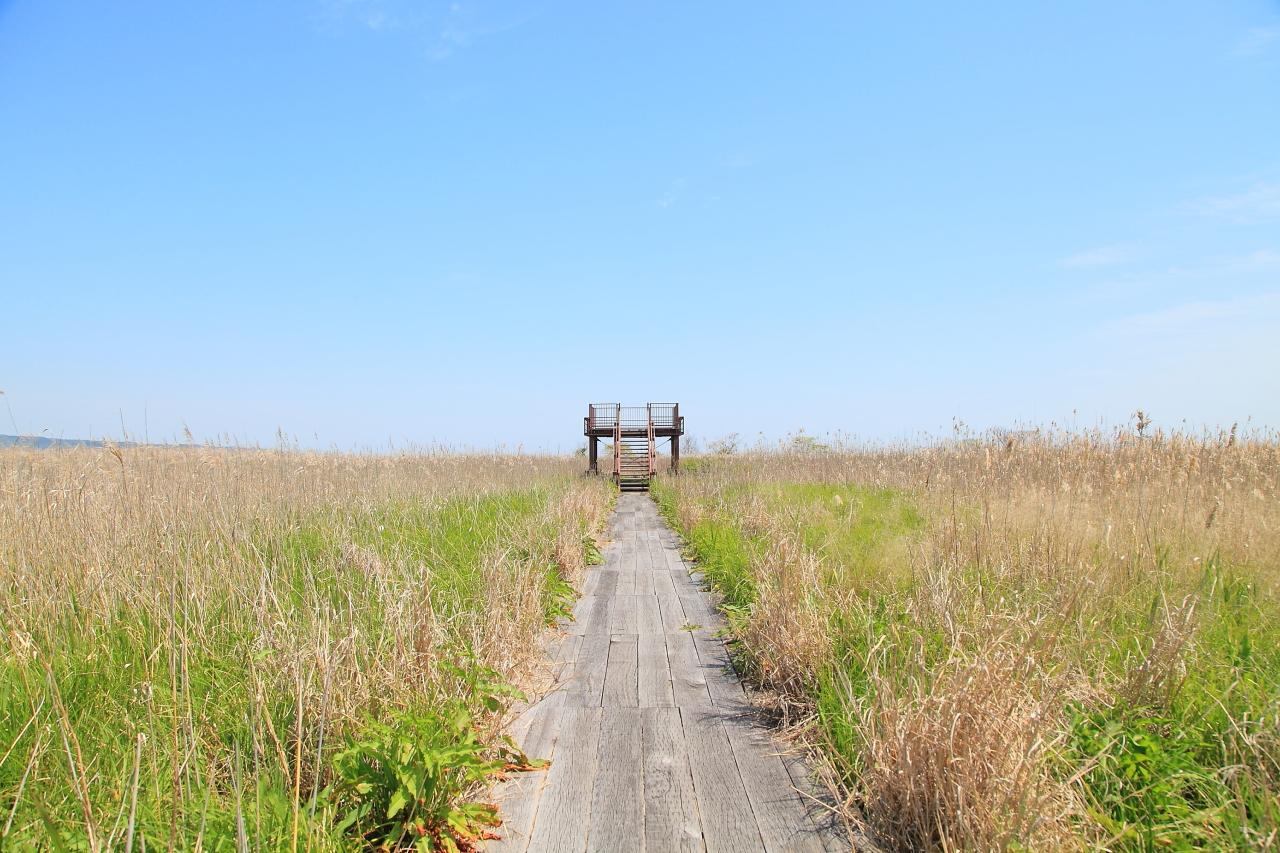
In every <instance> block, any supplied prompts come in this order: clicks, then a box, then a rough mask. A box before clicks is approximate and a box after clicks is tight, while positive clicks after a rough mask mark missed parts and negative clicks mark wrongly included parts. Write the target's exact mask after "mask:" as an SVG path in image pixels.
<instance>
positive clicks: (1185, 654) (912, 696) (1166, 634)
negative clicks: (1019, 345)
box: [654, 419, 1280, 851]
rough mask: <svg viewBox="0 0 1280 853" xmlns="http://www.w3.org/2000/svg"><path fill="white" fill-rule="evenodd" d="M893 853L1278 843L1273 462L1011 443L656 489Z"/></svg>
mask: <svg viewBox="0 0 1280 853" xmlns="http://www.w3.org/2000/svg"><path fill="white" fill-rule="evenodd" d="M654 491H655V497H656V499H657V500H658V502H659V504H660V506H661V507H662V509H663V511H664V513H665V514H666V515H667V516H668V518H670V519H671V520H672V521H673V523H674V524H675V525H676V526H677V527H678V528H679V530H680V531H681V532H682V533H683V535H684V536H685V538H686V540H687V542H688V544H689V548H690V550H691V551H692V552H693V554H694V556H695V557H696V558H697V560H698V561H699V563H700V568H701V570H702V571H703V572H704V573H705V574H706V576H707V578H708V579H709V580H710V582H711V583H712V584H713V586H714V587H715V588H716V590H718V592H719V594H720V596H721V598H722V602H721V606H722V607H723V609H724V610H725V611H726V613H727V614H728V615H729V618H730V624H731V628H730V631H731V634H732V639H733V641H734V647H735V649H736V654H737V656H738V662H739V664H740V668H741V669H742V670H743V671H744V672H745V674H746V675H747V677H748V678H749V680H751V681H752V682H754V683H755V685H756V686H758V687H761V688H765V690H766V694H765V695H767V696H768V697H769V704H770V706H771V708H772V710H773V711H774V712H776V713H777V714H778V715H779V716H780V718H781V721H782V722H783V723H784V724H786V725H789V726H790V727H791V728H792V729H793V731H794V732H795V733H796V735H797V736H798V737H799V738H800V739H801V740H803V741H804V742H805V743H807V744H808V745H809V746H810V747H811V748H812V749H813V750H814V752H815V753H816V754H818V755H820V756H821V757H822V760H823V763H824V764H825V767H826V770H827V772H828V774H829V775H830V777H831V779H832V780H833V782H834V785H835V786H836V788H837V789H838V790H839V791H840V792H841V795H842V797H843V802H842V806H843V809H844V811H845V813H846V815H847V816H848V817H849V818H850V819H851V820H854V821H856V822H857V823H859V824H861V825H862V826H863V828H864V829H865V831H866V832H867V833H868V834H869V835H870V836H871V837H872V838H873V839H874V840H875V841H876V843H877V844H879V845H880V846H881V847H883V848H885V849H888V850H983V851H985V850H1059V849H1110V850H1181V849H1225V850H1232V849H1235V850H1256V849H1275V848H1277V847H1278V846H1280V443H1278V442H1277V437H1276V436H1275V435H1274V434H1255V435H1248V436H1246V435H1243V434H1238V433H1237V431H1236V430H1234V429H1233V430H1231V431H1229V432H1223V433H1221V434H1212V435H1189V434H1180V433H1176V432H1175V433H1161V432H1158V431H1154V430H1152V429H1151V428H1150V425H1149V424H1147V423H1146V422H1145V421H1144V420H1142V419H1140V420H1139V429H1138V430H1134V429H1132V428H1129V429H1127V430H1118V431H1116V432H1111V433H1103V432H1065V433H1058V432H1031V433H1022V434H1017V435H1009V436H1002V437H989V438H957V439H956V440H954V441H946V442H940V443H938V444H935V445H931V446H927V447H915V448H906V447H903V448H893V447H888V448H879V449H865V450H858V449H839V448H835V449H832V448H826V447H823V446H821V445H819V444H817V443H815V442H813V441H812V440H803V441H797V442H796V443H795V444H794V445H793V446H792V447H790V448H789V449H788V450H785V451H775V452H751V453H725V454H721V455H718V456H717V455H709V456H704V457H700V458H697V459H693V460H690V461H689V463H688V464H686V466H685V471H684V473H682V474H681V475H680V476H679V477H668V478H664V479H663V480H662V482H661V483H659V484H657V485H656V486H655V489H654Z"/></svg>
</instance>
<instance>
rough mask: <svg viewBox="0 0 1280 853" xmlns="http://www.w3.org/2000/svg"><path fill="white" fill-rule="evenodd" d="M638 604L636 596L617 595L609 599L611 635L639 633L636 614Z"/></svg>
mask: <svg viewBox="0 0 1280 853" xmlns="http://www.w3.org/2000/svg"><path fill="white" fill-rule="evenodd" d="M637 605H638V602H637V601H636V596H634V595H621V594H619V595H615V596H614V597H613V598H611V599H609V633H610V634H636V633H639V627H638V625H639V619H638V614H637V612H636V607H637Z"/></svg>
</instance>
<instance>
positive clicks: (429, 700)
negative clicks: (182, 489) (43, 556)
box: [0, 488, 588, 850]
mask: <svg viewBox="0 0 1280 853" xmlns="http://www.w3.org/2000/svg"><path fill="white" fill-rule="evenodd" d="M554 496H555V495H554V490H553V489H549V488H535V489H529V490H525V491H514V492H503V493H494V494H486V495H480V496H474V497H461V498H454V499H451V500H448V501H446V502H444V503H442V504H437V505H428V504H422V503H413V502H400V503H383V504H379V505H375V506H372V507H341V506H340V507H334V508H331V509H329V510H326V511H325V512H322V513H318V514H313V515H311V516H308V517H304V518H299V519H297V520H296V521H295V522H294V523H293V524H291V525H290V526H289V528H288V529H287V530H285V531H266V530H262V531H260V532H259V533H258V534H255V535H254V537H253V538H251V539H249V540H248V541H244V542H236V543H232V544H230V545H229V546H227V547H230V548H232V549H235V550H236V551H237V552H239V553H240V554H242V555H244V554H251V555H253V556H254V559H255V560H256V562H258V563H259V564H260V565H261V566H262V568H263V571H262V572H261V575H260V578H259V581H260V584H259V585H256V586H254V587H251V588H245V587H240V586H235V585H233V584H230V583H229V582H223V580H222V579H220V578H219V577H218V574H217V570H216V569H213V568H210V576H209V578H207V579H206V581H205V582H204V583H203V584H202V585H201V588H200V590H199V593H198V594H197V592H196V591H195V589H194V588H189V585H193V584H194V581H193V580H191V579H190V578H189V577H186V576H184V575H182V574H180V573H179V574H175V575H174V576H173V578H172V580H171V586H170V587H169V588H168V589H164V590H159V591H156V590H141V591H140V592H139V595H138V597H137V600H136V601H134V602H129V603H124V604H121V605H120V606H119V607H118V608H117V609H116V611H115V612H114V613H113V614H112V616H111V617H110V618H102V617H101V616H100V615H94V611H93V610H91V609H90V608H87V607H82V606H81V604H80V602H78V601H76V600H74V599H69V600H67V601H66V602H64V603H63V604H62V605H61V606H60V608H59V610H58V612H57V616H56V617H55V618H53V619H51V620H48V621H46V622H44V623H43V624H42V625H40V628H39V631H38V633H36V634H35V635H34V636H33V643H34V649H33V650H31V651H23V652H21V653H18V650H3V651H5V653H4V654H3V655H0V833H3V840H2V841H0V848H3V849H4V850H20V849H70V850H76V849H87V847H86V845H87V840H88V832H87V826H88V825H89V824H90V822H92V823H93V824H96V826H97V837H98V841H99V843H101V842H102V841H103V839H105V838H107V837H111V838H112V839H114V843H115V844H116V845H117V846H121V847H122V839H123V838H124V837H125V834H126V832H127V827H128V824H129V822H130V821H131V820H132V823H133V824H134V827H135V828H134V830H133V836H134V839H135V840H134V849H135V850H136V849H142V844H143V841H144V840H145V844H146V847H147V848H149V849H161V848H167V846H168V845H169V842H170V839H171V838H174V839H177V840H178V842H179V846H180V847H190V846H191V845H192V844H193V843H194V840H195V839H196V838H200V839H201V840H202V844H203V846H204V848H205V849H208V850H233V849H235V845H236V837H237V832H239V831H243V832H244V833H245V834H246V835H247V836H248V837H249V838H251V839H254V846H255V847H256V848H258V849H278V848H280V847H287V846H291V845H292V844H293V840H294V837H295V832H296V833H297V836H298V837H299V838H300V842H299V843H300V844H301V845H302V846H305V847H307V848H309V849H317V850H325V849H332V850H338V849H347V848H348V847H349V846H350V844H351V840H350V838H349V837H348V836H347V835H344V834H343V831H342V828H341V827H340V826H339V818H340V817H341V816H342V815H341V814H340V813H339V812H342V813H347V812H349V811H350V810H351V808H353V805H352V804H353V803H356V804H357V806H358V805H359V801H360V799H361V795H360V792H361V790H362V789H361V785H362V784H363V783H362V781H361V780H360V779H359V778H358V773H357V771H356V770H352V769H351V768H353V767H356V766H357V765H358V763H359V762H357V761H355V760H354V759H350V756H351V755H352V754H353V753H352V752H351V751H352V750H358V749H359V748H360V747H361V745H362V744H363V745H364V746H365V747H369V744H370V743H375V742H376V741H377V739H378V737H380V736H382V735H385V733H386V729H385V726H384V725H383V723H381V722H380V718H390V717H392V716H394V715H400V716H398V717H396V718H397V719H404V720H412V721H415V724H416V725H417V728H414V727H412V726H411V727H409V728H408V729H407V731H410V732H412V731H419V732H425V733H426V734H425V735H423V738H422V739H421V741H422V742H421V743H420V744H418V746H419V747H421V752H420V755H421V756H426V758H422V759H421V762H426V763H430V762H436V763H439V762H441V761H444V762H445V764H446V765H447V763H448V761H450V760H454V759H457V760H458V761H459V762H463V763H467V762H470V764H468V767H470V768H471V769H470V770H466V771H459V772H457V773H453V772H451V771H448V767H447V766H446V768H445V772H440V773H438V774H437V776H438V777H439V779H440V784H441V786H443V787H441V789H440V791H439V792H438V796H437V797H436V800H439V801H441V802H445V803H447V804H448V805H449V807H452V806H454V805H458V803H457V801H458V798H459V797H460V796H461V795H462V794H463V793H464V791H465V790H467V789H468V788H469V787H471V786H474V785H475V784H476V783H477V781H478V780H479V777H478V776H476V775H475V772H472V771H474V770H475V769H476V767H482V768H488V769H491V768H492V758H491V757H488V758H479V757H476V756H477V755H479V753H481V752H484V751H487V750H488V749H489V748H490V746H489V745H484V744H477V743H476V742H475V740H474V738H475V735H474V734H473V732H472V726H471V721H472V720H473V719H476V718H478V717H480V716H482V715H484V714H486V713H491V712H492V711H493V710H495V706H494V704H493V702H494V697H495V696H503V695H506V694H505V693H504V691H503V690H502V689H501V687H500V685H497V684H496V683H495V682H494V681H493V674H492V673H490V672H488V671H487V670H485V669H483V668H482V667H480V666H479V665H478V664H476V663H475V661H474V658H473V656H472V654H471V652H472V650H471V649H469V648H468V647H467V644H466V637H467V636H468V635H467V632H466V631H464V630H462V628H463V627H465V626H466V624H467V622H468V620H477V619H484V618H486V614H485V612H484V607H485V598H484V589H483V582H484V576H483V574H482V572H481V567H482V563H483V561H484V560H485V559H486V558H487V557H490V556H492V555H494V554H495V553H504V554H506V555H507V556H508V559H511V560H512V561H513V564H515V563H519V562H520V561H525V562H528V561H533V562H534V563H535V564H536V565H535V569H536V570H537V571H541V572H544V573H545V575H546V579H547V583H546V584H545V587H544V589H545V594H544V600H543V601H542V606H543V612H544V615H545V616H546V617H547V618H548V619H550V618H551V617H552V616H554V615H555V614H556V613H558V612H561V611H562V610H563V609H564V607H565V606H566V602H567V601H568V600H569V599H570V598H571V596H572V595H573V591H572V589H571V588H570V587H569V586H568V585H567V584H566V583H565V582H564V580H563V579H562V578H560V577H559V574H558V572H557V568H556V566H555V564H554V563H553V562H552V561H551V560H550V559H549V558H548V556H547V552H546V548H545V545H544V546H541V547H539V548H534V547H532V542H537V541H544V542H545V541H551V540H553V539H554V535H555V532H556V531H555V530H553V529H551V528H550V527H547V526H544V527H541V528H539V527H536V526H535V527H532V528H531V527H530V523H531V520H532V519H535V518H537V517H539V513H540V512H541V511H542V510H543V509H544V508H545V507H546V506H547V503H548V501H550V500H551V499H553V497H554ZM582 533H583V535H584V537H585V535H586V534H587V533H588V531H585V530H584V531H582ZM530 535H531V536H532V537H533V538H532V540H530V539H529V538H527V537H529V536H530ZM352 546H354V547H356V548H358V549H362V551H361V553H363V554H366V555H367V560H368V565H364V566H361V565H353V564H352V561H351V559H350V558H349V556H348V555H346V554H345V553H344V550H343V549H344V547H345V548H348V549H349V548H351V547H352ZM217 548H218V546H217V545H216V544H212V543H211V544H210V554H209V555H207V556H206V559H207V561H208V564H209V565H210V566H211V567H212V566H215V565H216V564H217V563H218V562H219V560H220V558H219V557H218V553H217ZM187 565H190V562H188V563H187ZM417 588H421V589H424V590H427V591H428V592H427V597H426V599H425V600H424V605H426V606H429V607H430V608H431V609H432V611H433V612H434V613H435V614H436V616H437V618H438V620H439V624H440V625H441V626H442V630H443V631H444V633H445V636H444V637H443V638H441V639H439V640H438V644H439V646H440V647H441V648H444V649H446V650H447V657H448V658H449V659H450V660H452V661H453V664H451V665H452V666H453V667H454V670H453V671H452V673H451V674H450V675H449V677H448V678H447V679H444V680H438V681H437V682H435V683H424V684H423V685H421V688H422V691H421V692H420V694H419V695H418V698H417V700H416V702H415V704H414V705H413V706H412V707H409V708H405V709H398V710H397V709H392V708H379V706H378V704H377V703H376V702H375V703H374V704H373V705H372V706H371V707H370V708H369V709H368V712H369V716H367V717H366V718H365V719H364V720H363V721H361V720H350V719H346V720H344V719H324V720H322V719H320V718H319V715H316V714H313V713H312V712H311V710H310V707H309V705H310V702H311V697H314V696H315V695H316V694H317V693H318V692H320V690H321V686H320V680H321V679H322V678H323V676H322V675H321V674H320V672H319V669H317V668H316V664H315V662H314V661H312V662H310V663H308V664H307V666H309V667H311V670H310V671H311V672H313V677H312V683H310V684H308V685H303V692H304V694H306V696H307V697H308V699H307V704H306V705H304V714H303V717H302V718H299V716H298V704H299V703H298V701H297V697H296V695H295V691H290V690H289V689H288V688H289V685H281V684H279V683H278V679H275V678H274V674H275V670H276V669H277V668H278V666H279V661H278V658H277V656H278V655H280V654H284V653H287V652H286V651H285V650H283V649H281V648H277V647H276V646H274V645H273V643H272V641H271V632H272V630H274V629H273V627H272V626H271V625H267V626H265V628H264V625H263V624H261V623H260V622H259V621H257V620H258V619H259V618H260V616H261V614H263V613H264V612H265V613H272V614H275V617H274V618H276V619H278V620H280V625H279V626H278V627H279V628H280V629H283V628H284V627H285V625H286V623H287V625H288V626H289V630H291V631H298V632H299V633H301V634H303V635H308V634H315V635H316V636H317V637H318V638H319V637H320V636H321V635H322V633H323V632H325V631H333V632H339V631H340V632H344V633H346V634H347V635H349V636H350V638H351V640H350V641H349V643H348V651H349V657H348V658H347V659H346V661H345V663H341V664H340V665H345V666H353V667H355V668H357V669H364V668H369V667H377V666H378V665H379V663H380V658H381V656H382V655H384V654H387V653H388V650H389V649H390V648H391V647H392V646H393V645H394V644H397V643H401V644H402V643H404V642H412V638H406V637H397V636H393V635H391V634H389V633H388V631H387V629H386V627H385V626H386V622H387V620H388V618H389V617H390V616H391V614H390V613H388V612H387V610H386V607H387V604H388V602H389V601H395V600H399V599H403V598H404V596H405V595H409V596H412V595H413V590H414V589H417ZM388 589H392V590H398V592H394V593H393V594H388ZM264 602H266V603H265V604H264ZM8 606H10V607H12V606H14V605H13V604H12V603H10V604H9V605H8ZM2 613H3V611H0V614H2ZM255 614H257V615H255ZM316 645H317V647H318V648H319V647H322V646H323V643H322V642H321V641H320V640H317V643H316ZM459 685H463V686H464V687H466V689H462V690H461V693H459V691H460V689H461V688H460V687H459ZM467 685H469V687H467ZM441 709H445V710H441ZM406 714H407V715H408V716H404V715H406ZM460 721H461V722H460ZM322 727H324V728H323V729H322ZM140 744H141V745H145V747H146V748H145V749H143V748H141V747H140ZM299 744H302V745H304V747H303V746H299ZM322 744H323V746H322ZM344 744H345V747H344ZM369 748H372V747H369ZM415 748H417V747H415ZM455 748H457V749H460V750H461V751H460V752H459V751H457V749H455ZM338 749H345V750H346V751H345V752H344V753H343V754H344V755H347V756H348V757H349V759H350V760H347V761H346V762H345V764H344V765H343V767H344V768H345V770H344V773H343V774H341V778H342V779H344V780H345V781H346V782H347V783H349V784H346V786H345V787H344V788H342V790H341V792H340V795H339V793H334V792H330V791H325V790H322V786H323V785H324V784H325V780H326V779H327V778H328V777H330V776H331V775H332V774H333V765H332V763H331V761H332V758H331V756H332V755H333V754H334V752H335V751H336V750H338ZM318 750H319V752H317V751H318ZM450 750H454V751H452V752H451V751H450ZM410 751H412V750H410ZM32 755H37V756H38V761H36V762H35V763H34V764H31V763H29V762H28V758H29V757H30V756H32ZM137 755H141V756H142V760H141V762H139V763H138V764H136V765H135V756H137ZM442 756H443V757H442ZM299 758H300V759H301V761H300V762H299V761H298V759H299ZM414 760H417V759H414ZM421 762H420V763H421ZM477 762H478V763H477ZM411 763H412V762H411ZM375 764H376V762H375ZM424 766H425V765H424ZM295 774H296V775H295ZM353 774H355V775H354V776H353ZM135 777H136V779H137V785H136V788H135V786H134V783H133V779H134V778H135ZM370 790H374V789H370ZM295 794H300V795H301V796H295ZM371 796H372V794H371ZM135 800H136V805H133V802H134V801H135ZM436 800H433V803H434V802H436ZM15 804H16V805H15ZM411 811H412V810H411ZM131 815H132V817H131ZM481 822H482V821H481ZM366 823H367V822H360V821H357V822H356V823H355V824H354V826H355V829H351V830H349V832H358V834H359V835H370V837H372V834H373V832H374V830H373V829H369V827H368V826H367V825H366ZM412 825H413V824H412V821H411V823H410V826H411V827H412ZM477 825H478V824H477ZM6 826H8V830H7V832H4V830H5V827H6ZM472 828H473V829H474V828H475V827H474V826H473V827H472ZM386 832H389V830H387V831H386ZM384 834H385V833H384ZM381 837H382V836H381V835H379V838H381ZM397 837H399V836H397ZM438 840H439V839H438V838H437V841H438Z"/></svg>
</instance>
